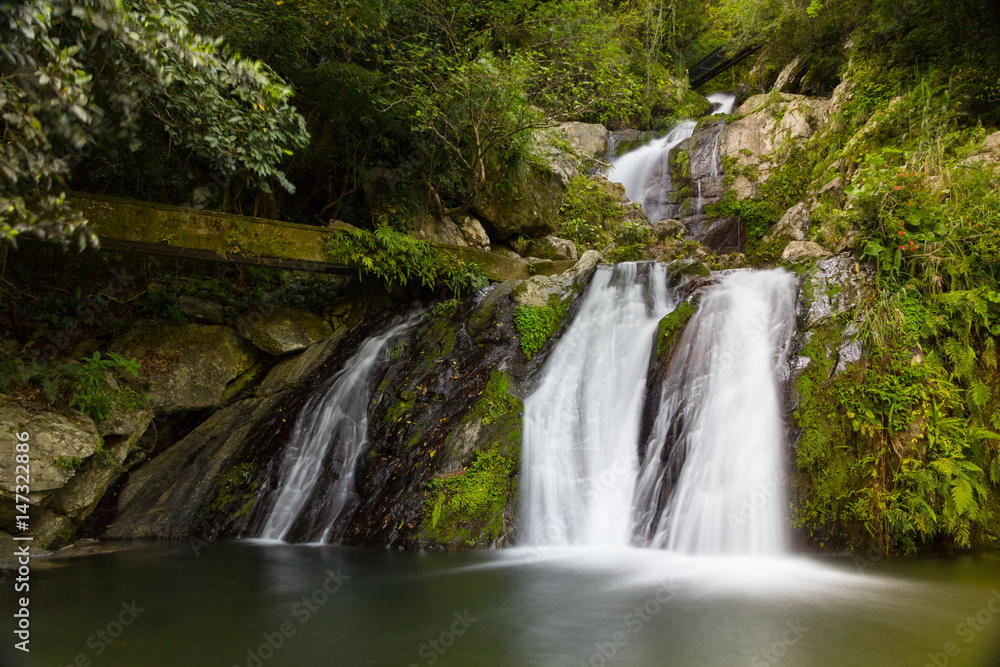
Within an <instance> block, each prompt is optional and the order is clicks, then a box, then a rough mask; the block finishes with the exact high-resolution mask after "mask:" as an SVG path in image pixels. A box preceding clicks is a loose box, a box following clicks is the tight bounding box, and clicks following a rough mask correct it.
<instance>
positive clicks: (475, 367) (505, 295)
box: [343, 253, 596, 549]
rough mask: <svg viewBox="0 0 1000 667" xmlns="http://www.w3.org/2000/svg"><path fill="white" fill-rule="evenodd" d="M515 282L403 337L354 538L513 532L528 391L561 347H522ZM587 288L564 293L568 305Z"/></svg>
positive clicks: (426, 540) (403, 543)
mask: <svg viewBox="0 0 1000 667" xmlns="http://www.w3.org/2000/svg"><path fill="white" fill-rule="evenodd" d="M595 255H596V253H595ZM582 261H583V260H581V262H582ZM583 270H584V268H581V272H582V271H583ZM573 275H574V276H575V275H577V274H573ZM586 275H589V273H587V274H586ZM569 282H570V283H571V282H572V276H571V277H570V280H569ZM516 285H517V283H515V282H511V283H504V284H500V285H495V286H493V287H492V289H491V290H490V291H489V292H488V293H487V294H486V295H485V296H484V297H483V298H482V299H481V300H480V301H478V303H477V302H469V303H466V304H463V305H462V306H461V307H460V308H457V309H456V311H455V312H454V313H453V314H451V315H444V316H442V315H440V314H439V315H437V316H430V315H429V316H426V317H425V319H424V321H423V322H422V323H421V324H419V325H418V326H417V327H416V329H415V330H413V331H412V332H411V334H410V335H409V336H408V337H407V339H406V340H404V341H401V342H400V343H398V344H397V345H396V347H395V348H393V350H392V352H391V360H390V362H389V364H388V367H387V368H386V370H385V371H384V374H383V375H382V377H380V378H379V379H378V381H377V384H376V387H375V391H374V394H373V396H372V399H371V403H370V406H371V407H370V411H369V439H370V441H371V443H372V444H371V449H370V450H369V451H368V452H367V453H366V454H364V455H362V457H361V460H360V462H359V465H358V470H357V479H358V480H359V483H358V495H359V502H358V505H357V509H356V511H355V513H354V515H353V518H352V520H351V522H350V525H349V526H347V527H346V530H345V532H344V535H343V537H344V539H345V541H347V542H349V543H353V544H362V545H370V546H375V545H377V546H390V547H404V548H449V549H467V548H490V547H496V546H503V545H507V544H511V543H512V542H513V541H514V539H515V537H516V533H517V514H518V512H517V506H518V497H517V484H518V479H519V474H520V465H521V453H520V447H521V434H522V417H523V411H524V406H523V403H522V398H523V397H524V396H526V395H527V393H529V391H530V383H531V381H532V378H533V377H534V374H535V373H536V371H537V370H538V369H539V368H540V367H541V364H542V363H543V361H544V358H545V356H546V354H547V352H548V351H549V350H551V348H552V342H551V341H550V343H549V344H548V345H547V346H546V347H544V348H543V349H542V351H541V352H540V353H538V354H536V355H535V356H534V357H533V359H532V360H531V361H528V360H527V359H526V357H525V356H524V353H523V352H522V351H521V348H520V338H519V336H518V333H517V329H516V327H515V324H514V313H515V311H516V309H517V304H516V302H515V300H514V294H513V288H514V287H515V286H516ZM565 287H566V289H567V290H569V283H568V284H567V285H566V286H565ZM581 291H582V290H576V291H573V290H569V291H567V293H566V294H565V298H567V299H570V302H571V305H570V310H572V309H573V308H575V306H576V305H577V304H578V303H579V299H580V298H581V294H580V292H581ZM568 320H569V316H567V317H566V318H565V319H564V321H563V324H562V326H563V327H565V325H566V322H568ZM557 336H558V334H557Z"/></svg>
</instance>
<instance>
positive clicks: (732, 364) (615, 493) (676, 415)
mask: <svg viewBox="0 0 1000 667" xmlns="http://www.w3.org/2000/svg"><path fill="white" fill-rule="evenodd" d="M665 269H666V267H665V266H663V265H656V264H653V265H651V264H620V265H617V266H615V267H613V268H609V267H602V268H601V270H599V271H598V273H597V274H596V275H595V277H594V279H593V282H592V284H591V285H590V288H589V291H588V293H587V296H586V297H585V299H584V302H583V304H582V305H581V309H580V312H579V314H578V315H577V317H576V319H575V320H574V321H573V323H572V324H571V326H570V328H569V330H568V331H567V332H566V334H565V335H564V336H563V338H562V339H561V340H560V341H559V342H558V344H557V345H556V347H555V349H554V351H553V353H552V356H551V357H550V358H549V359H548V361H547V362H546V365H545V368H544V370H543V374H542V378H541V381H540V383H539V385H538V388H537V389H536V390H535V392H534V393H533V394H532V395H531V396H530V397H529V398H528V399H527V401H525V428H524V445H523V447H524V454H523V456H524V467H523V475H524V483H523V486H522V493H523V494H524V497H523V514H522V522H523V533H522V543H523V544H527V545H548V546H577V545H588V546H594V545H610V546H614V545H618V546H626V545H628V544H630V543H632V542H633V541H634V540H638V542H639V543H641V544H643V545H645V546H652V547H661V548H662V547H666V548H668V549H670V550H672V551H678V552H685V553H692V554H726V555H780V554H782V553H784V552H785V518H784V517H785V511H784V505H785V500H784V490H783V489H784V484H783V482H784V481H785V480H784V473H783V465H782V464H783V461H782V450H783V422H782V415H781V410H780V402H779V394H778V385H777V380H776V374H775V373H776V370H777V368H778V366H779V365H780V364H781V363H782V362H783V360H784V356H785V351H786V349H787V346H788V341H789V337H790V335H791V332H792V325H793V320H794V312H795V308H794V304H795V281H794V277H793V276H792V275H791V274H789V273H788V272H786V271H784V270H780V269H779V270H774V271H766V272H751V271H740V272H733V273H730V274H728V275H724V276H722V277H721V279H720V281H719V283H718V284H716V285H713V286H709V287H707V288H706V291H705V293H704V295H703V297H702V299H701V305H700V307H699V309H698V311H697V313H696V314H695V315H694V316H693V317H692V319H691V321H690V322H689V324H688V326H687V327H686V328H685V331H684V334H683V335H682V337H681V338H680V339H679V340H678V341H677V342H676V346H675V352H674V355H673V358H672V360H671V362H670V366H669V368H668V371H667V380H666V382H665V383H664V385H663V387H662V389H661V392H662V393H661V395H660V409H659V413H658V417H657V419H656V422H655V424H654V426H653V430H652V433H651V436H650V438H649V442H648V443H647V448H646V449H647V451H646V456H645V460H644V463H643V465H642V466H641V468H640V467H638V465H637V461H638V451H639V447H638V444H639V443H638V434H639V420H640V411H641V403H642V397H643V392H644V390H645V386H646V372H647V370H646V369H647V366H648V362H649V357H650V351H651V347H652V345H653V340H654V338H655V335H656V330H657V323H658V321H659V320H660V318H661V317H663V315H665V314H666V313H667V312H669V310H670V309H671V308H672V305H673V304H672V299H671V297H670V296H669V294H668V293H667V291H666V285H665V282H666V281H665V275H664V272H665ZM640 272H643V273H646V274H647V275H648V278H647V279H643V275H640ZM668 442H670V443H672V449H670V450H669V451H667V450H665V449H664V447H665V446H666V445H667V443H668ZM678 457H679V459H678ZM678 470H679V471H680V475H679V479H677V480H676V483H674V482H673V480H672V479H670V478H671V476H672V475H673V474H675V473H676V472H677V471H678Z"/></svg>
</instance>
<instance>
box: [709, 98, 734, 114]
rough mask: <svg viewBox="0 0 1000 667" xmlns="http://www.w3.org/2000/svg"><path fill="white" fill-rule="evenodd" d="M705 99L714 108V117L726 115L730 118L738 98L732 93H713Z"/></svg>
mask: <svg viewBox="0 0 1000 667" xmlns="http://www.w3.org/2000/svg"><path fill="white" fill-rule="evenodd" d="M705 99H706V100H708V102H709V104H711V105H712V107H713V108H712V115H715V114H726V115H727V116H728V115H729V114H731V113H732V112H733V106H734V105H735V104H736V96H735V95H733V94H731V93H712V94H711V95H709V96H708V97H706V98H705Z"/></svg>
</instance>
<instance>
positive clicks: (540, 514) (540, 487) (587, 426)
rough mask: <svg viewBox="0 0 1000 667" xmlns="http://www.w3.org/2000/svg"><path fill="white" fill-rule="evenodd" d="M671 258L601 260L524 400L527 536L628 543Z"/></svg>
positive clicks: (542, 540) (543, 540)
mask: <svg viewBox="0 0 1000 667" xmlns="http://www.w3.org/2000/svg"><path fill="white" fill-rule="evenodd" d="M666 275H667V274H666V266H665V265H662V264H653V263H648V262H644V263H626V264H618V265H615V266H614V267H606V266H602V267H600V268H599V269H598V270H597V272H596V273H595V275H594V277H593V279H592V281H591V284H590V286H589V288H588V291H587V294H586V296H585V297H584V299H583V302H582V304H581V305H580V310H579V312H578V313H577V315H576V317H575V319H574V320H573V323H572V324H571V325H570V327H569V330H568V331H567V332H566V333H565V335H564V336H563V337H562V338H561V339H560V341H559V343H558V345H557V346H556V348H555V350H553V352H552V355H551V357H550V358H549V359H548V361H547V363H546V365H545V368H544V370H543V372H542V376H541V379H540V381H539V384H538V387H537V389H536V390H535V391H534V393H532V395H531V396H529V397H528V399H527V400H526V401H525V405H524V410H525V413H524V441H523V457H524V472H523V482H522V489H523V490H524V502H523V508H522V510H523V511H522V542H523V543H526V544H530V545H552V546H562V545H582V544H586V545H627V544H629V542H630V539H631V528H630V523H629V516H630V514H631V511H632V496H633V490H634V486H635V475H636V470H637V467H638V452H637V448H636V442H637V440H638V436H639V417H640V410H641V407H642V398H643V390H644V387H645V383H646V371H647V367H648V363H649V355H650V350H651V346H652V344H653V338H654V332H655V331H656V327H657V323H658V322H659V320H660V318H662V317H663V316H664V315H665V314H666V313H667V312H669V310H670V309H671V307H672V302H671V299H670V297H669V295H668V293H667V287H666Z"/></svg>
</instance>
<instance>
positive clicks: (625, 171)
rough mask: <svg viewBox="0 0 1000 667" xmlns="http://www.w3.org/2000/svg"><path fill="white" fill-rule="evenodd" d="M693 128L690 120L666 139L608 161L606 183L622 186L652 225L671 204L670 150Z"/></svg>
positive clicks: (691, 131)
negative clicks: (612, 182) (638, 204)
mask: <svg viewBox="0 0 1000 667" xmlns="http://www.w3.org/2000/svg"><path fill="white" fill-rule="evenodd" d="M695 125H697V123H695V122H694V121H693V120H683V121H681V122H680V123H678V124H677V125H675V126H674V127H673V129H671V130H670V132H669V133H667V136H665V137H662V138H660V139H654V140H653V141H651V142H649V143H648V144H646V145H645V146H640V147H639V148H637V149H635V150H634V151H629V152H628V153H626V154H625V155H622V156H621V157H619V158H615V159H614V160H612V161H611V169H610V170H608V180H610V181H614V182H616V183H621V184H622V185H624V186H625V196H626V197H628V198H629V199H631V200H632V201H637V202H639V203H641V204H642V208H643V210H644V211H645V212H646V216H647V217H648V218H649V219H650V220H651V221H653V222H658V221H659V220H661V219H662V216H663V215H664V214H665V212H666V211H667V209H668V208H669V207H670V205H671V201H670V195H671V194H672V190H673V186H672V183H671V180H670V151H671V150H673V149H674V148H675V147H676V146H677V145H678V144H680V143H681V142H682V141H684V140H685V139H687V138H688V137H690V136H691V134H692V133H693V132H694V128H695ZM657 176H659V177H657Z"/></svg>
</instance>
